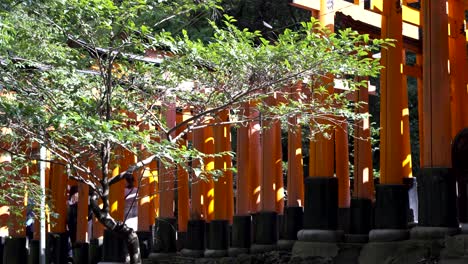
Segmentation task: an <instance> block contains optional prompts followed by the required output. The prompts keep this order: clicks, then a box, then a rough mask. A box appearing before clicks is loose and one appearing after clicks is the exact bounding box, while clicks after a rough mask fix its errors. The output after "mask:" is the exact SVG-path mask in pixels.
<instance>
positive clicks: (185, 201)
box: [176, 109, 191, 232]
mask: <svg viewBox="0 0 468 264" xmlns="http://www.w3.org/2000/svg"><path fill="white" fill-rule="evenodd" d="M190 116H191V114H190V110H189V109H184V111H183V112H182V113H181V114H178V115H177V123H180V122H183V121H185V120H187V119H188V118H190ZM185 128H186V126H183V127H180V129H178V131H176V134H179V133H182V131H183V129H185ZM178 143H179V145H180V146H181V147H182V146H185V147H186V146H187V140H185V137H184V138H181V139H180V140H179V142H178ZM188 177H189V175H188V172H187V171H186V170H185V169H184V168H183V167H182V166H180V165H179V166H178V167H177V188H178V189H177V198H178V199H177V212H178V215H177V221H178V230H179V231H181V232H186V231H187V224H188V220H189V210H190V208H189V186H188V185H189V183H188Z"/></svg>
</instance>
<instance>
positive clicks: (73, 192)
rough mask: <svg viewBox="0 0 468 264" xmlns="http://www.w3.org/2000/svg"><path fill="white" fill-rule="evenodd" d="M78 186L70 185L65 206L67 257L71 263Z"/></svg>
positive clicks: (75, 226) (76, 216) (75, 227)
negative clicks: (66, 205)
mask: <svg viewBox="0 0 468 264" xmlns="http://www.w3.org/2000/svg"><path fill="white" fill-rule="evenodd" d="M77 218H78V186H76V185H73V186H71V187H70V190H69V194H68V207H67V234H68V259H69V263H73V246H74V245H75V242H76V229H77V223H78V220H77Z"/></svg>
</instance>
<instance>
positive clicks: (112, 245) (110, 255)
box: [102, 229, 128, 262]
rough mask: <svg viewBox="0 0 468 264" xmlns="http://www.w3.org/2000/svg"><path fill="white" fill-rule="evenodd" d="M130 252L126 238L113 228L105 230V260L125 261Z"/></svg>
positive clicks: (103, 245)
mask: <svg viewBox="0 0 468 264" xmlns="http://www.w3.org/2000/svg"><path fill="white" fill-rule="evenodd" d="M127 254H128V251H127V245H126V243H125V239H123V238H122V237H120V236H119V235H118V234H116V233H115V232H113V231H111V230H107V229H106V230H104V243H103V244H102V261H103V262H125V258H126V256H127Z"/></svg>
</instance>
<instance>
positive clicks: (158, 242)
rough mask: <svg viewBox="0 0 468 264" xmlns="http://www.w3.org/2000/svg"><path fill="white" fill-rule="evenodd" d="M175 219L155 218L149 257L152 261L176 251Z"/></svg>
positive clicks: (167, 256) (161, 258)
mask: <svg viewBox="0 0 468 264" xmlns="http://www.w3.org/2000/svg"><path fill="white" fill-rule="evenodd" d="M176 223H177V221H176V219H175V218H163V217H160V218H156V223H155V225H154V226H153V227H152V228H153V232H152V233H153V243H152V249H151V253H150V254H149V256H148V257H149V258H150V259H151V260H152V261H153V263H157V262H158V261H160V260H164V259H166V258H169V257H171V256H173V255H174V254H175V253H176V251H177V244H176V233H177V231H176Z"/></svg>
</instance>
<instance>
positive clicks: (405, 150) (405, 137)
mask: <svg viewBox="0 0 468 264" xmlns="http://www.w3.org/2000/svg"><path fill="white" fill-rule="evenodd" d="M401 55H402V58H401V59H402V63H404V62H405V60H406V52H405V51H404V50H403V51H402V54H401ZM402 77H403V82H402V89H401V92H402V93H401V123H400V130H401V134H402V142H403V144H402V149H401V159H402V164H401V165H402V166H403V178H412V177H413V164H412V159H411V142H410V125H409V123H410V120H409V108H408V86H407V77H406V75H403V76H402Z"/></svg>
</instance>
